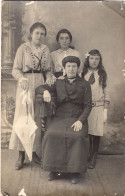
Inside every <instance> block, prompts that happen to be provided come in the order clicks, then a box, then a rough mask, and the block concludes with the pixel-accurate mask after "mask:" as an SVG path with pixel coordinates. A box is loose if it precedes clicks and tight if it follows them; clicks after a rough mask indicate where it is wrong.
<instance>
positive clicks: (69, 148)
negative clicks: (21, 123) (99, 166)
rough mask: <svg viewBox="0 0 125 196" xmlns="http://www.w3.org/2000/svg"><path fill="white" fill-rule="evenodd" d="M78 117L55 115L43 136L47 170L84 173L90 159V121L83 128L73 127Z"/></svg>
mask: <svg viewBox="0 0 125 196" xmlns="http://www.w3.org/2000/svg"><path fill="white" fill-rule="evenodd" d="M77 120H78V118H73V117H71V118H60V117H54V118H53V119H52V121H51V123H50V125H49V127H48V129H47V132H46V133H45V135H44V137H43V143H42V158H43V169H44V170H45V171H58V172H69V173H70V172H71V173H75V172H78V173H83V172H86V169H87V159H88V149H89V142H88V123H87V122H86V123H85V124H84V125H83V128H82V130H80V131H78V132H75V131H74V130H73V128H71V126H72V124H73V123H74V122H76V121H77Z"/></svg>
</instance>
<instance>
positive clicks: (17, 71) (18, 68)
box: [12, 45, 24, 80]
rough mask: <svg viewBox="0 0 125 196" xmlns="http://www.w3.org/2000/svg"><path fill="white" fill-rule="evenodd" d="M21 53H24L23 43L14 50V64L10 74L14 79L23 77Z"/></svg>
mask: <svg viewBox="0 0 125 196" xmlns="http://www.w3.org/2000/svg"><path fill="white" fill-rule="evenodd" d="M23 54H24V49H23V45H21V46H20V47H19V48H18V49H17V52H16V56H15V59H14V65H13V69H12V75H13V77H14V78H15V79H16V80H20V79H22V78H23V72H22V69H23Z"/></svg>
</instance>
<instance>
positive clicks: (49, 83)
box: [46, 75, 56, 86]
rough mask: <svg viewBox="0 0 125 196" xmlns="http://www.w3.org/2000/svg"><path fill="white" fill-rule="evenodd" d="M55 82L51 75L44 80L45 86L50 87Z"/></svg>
mask: <svg viewBox="0 0 125 196" xmlns="http://www.w3.org/2000/svg"><path fill="white" fill-rule="evenodd" d="M55 81H56V77H55V76H54V75H52V76H51V77H49V78H47V80H46V84H48V85H49V86H51V85H52V84H54V83H55Z"/></svg>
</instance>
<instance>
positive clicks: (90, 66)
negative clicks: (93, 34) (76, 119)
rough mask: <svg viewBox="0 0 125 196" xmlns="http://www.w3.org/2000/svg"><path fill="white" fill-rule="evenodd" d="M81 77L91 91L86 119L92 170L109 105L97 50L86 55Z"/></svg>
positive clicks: (102, 68) (105, 78)
mask: <svg viewBox="0 0 125 196" xmlns="http://www.w3.org/2000/svg"><path fill="white" fill-rule="evenodd" d="M82 75H83V77H84V78H85V80H87V81H89V83H90V84H91V89H92V104H93V105H92V106H93V108H92V111H91V113H90V116H89V118H88V122H89V140H90V156H89V164H88V168H89V169H93V168H94V167H95V165H96V158H97V153H98V149H99V144H100V136H103V125H104V122H106V120H107V108H108V105H109V95H108V90H107V73H106V71H105V68H104V66H103V64H102V56H101V54H100V52H99V51H98V50H96V49H93V50H91V51H90V52H89V53H88V54H87V57H86V60H85V63H84V69H83V74H82Z"/></svg>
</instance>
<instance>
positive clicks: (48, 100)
mask: <svg viewBox="0 0 125 196" xmlns="http://www.w3.org/2000/svg"><path fill="white" fill-rule="evenodd" d="M43 99H44V101H45V102H50V101H51V95H50V93H49V91H48V90H45V91H44V93H43Z"/></svg>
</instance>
